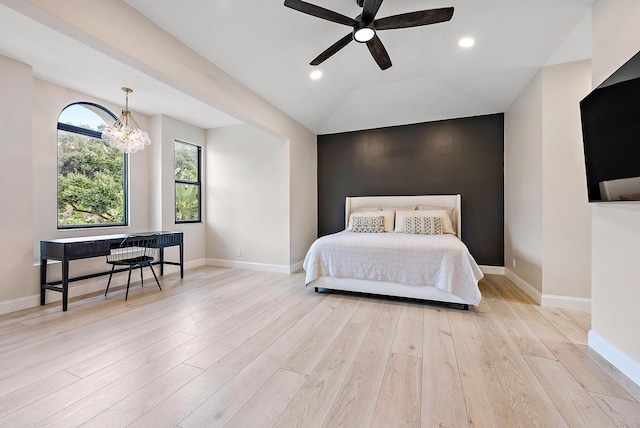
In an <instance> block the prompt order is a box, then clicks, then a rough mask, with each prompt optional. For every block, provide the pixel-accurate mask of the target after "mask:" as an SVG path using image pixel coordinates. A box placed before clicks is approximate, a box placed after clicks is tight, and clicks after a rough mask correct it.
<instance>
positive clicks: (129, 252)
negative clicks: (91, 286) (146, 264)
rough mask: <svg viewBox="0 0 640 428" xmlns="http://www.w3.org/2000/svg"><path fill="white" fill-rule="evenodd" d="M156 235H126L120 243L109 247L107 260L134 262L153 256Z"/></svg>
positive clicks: (156, 240) (156, 239) (155, 246)
mask: <svg viewBox="0 0 640 428" xmlns="http://www.w3.org/2000/svg"><path fill="white" fill-rule="evenodd" d="M157 242H158V236H157V235H155V234H154V235H128V236H127V237H126V238H124V239H123V240H122V241H121V242H120V244H119V245H118V246H117V247H115V248H112V249H111V252H110V254H109V255H107V262H127V261H131V262H134V261H136V260H141V259H144V258H152V259H153V258H154V257H155V251H156V248H157Z"/></svg>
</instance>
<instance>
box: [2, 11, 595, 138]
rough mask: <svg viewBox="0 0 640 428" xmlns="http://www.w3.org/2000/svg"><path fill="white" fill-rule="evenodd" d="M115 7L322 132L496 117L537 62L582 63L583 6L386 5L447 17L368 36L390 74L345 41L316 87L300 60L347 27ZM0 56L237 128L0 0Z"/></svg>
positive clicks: (118, 98)
mask: <svg viewBox="0 0 640 428" xmlns="http://www.w3.org/2000/svg"><path fill="white" fill-rule="evenodd" d="M124 1H125V2H126V3H128V4H129V5H130V6H132V7H134V8H135V9H137V10H138V11H140V12H141V13H142V14H143V15H145V16H147V17H148V18H149V19H151V20H152V21H154V22H155V23H156V24H157V25H159V26H160V27H162V28H163V29H164V30H165V31H167V32H169V33H170V34H172V35H173V36H174V37H176V38H177V39H179V40H181V41H182V42H183V43H185V44H186V45H188V46H189V47H191V48H192V49H194V50H195V51H196V52H198V53H200V54H201V55H202V56H204V57H205V58H207V59H208V60H210V61H211V62H212V63H214V64H215V65H217V66H218V67H220V68H221V69H223V70H224V71H226V72H227V73H229V74H230V75H232V76H234V77H235V78H236V79H237V80H239V81H240V82H242V83H243V84H244V85H245V86H247V87H249V88H250V89H252V90H253V91H255V92H256V93H258V94H260V95H261V96H262V97H263V98H265V99H266V100H267V101H269V102H271V103H272V104H273V105H275V106H276V107H278V108H279V109H280V110H282V111H284V112H285V113H287V114H289V115H290V116H291V117H293V118H294V119H296V120H297V121H298V122H300V123H302V124H303V125H304V126H306V127H307V128H309V129H310V130H312V131H313V132H316V133H318V134H323V133H334V132H342V131H351V130H358V129H368V128H377V127H383V126H392V125H400V124H407V123H417V122H425V121H432V120H439V119H447V118H454V117H465V116H474V115H482V114H490V113H497V112H503V111H505V110H506V109H507V108H508V106H509V105H510V104H511V102H512V101H513V100H514V98H515V97H516V96H517V95H518V94H519V93H520V92H521V91H522V89H523V88H524V86H525V85H526V84H527V83H528V82H529V81H530V80H531V78H532V77H533V76H534V74H535V73H536V72H537V70H538V69H539V68H540V67H541V66H543V65H549V64H555V63H562V62H567V61H575V60H580V59H586V58H590V56H591V39H590V24H591V22H590V9H591V5H592V4H593V3H594V1H595V0H483V1H478V0H386V1H385V2H384V3H383V4H382V7H381V8H380V11H379V12H378V14H377V17H378V18H380V17H385V16H390V15H395V14H398V13H404V12H411V11H416V10H423V9H432V8H439V7H448V6H453V7H454V8H455V12H454V15H453V18H452V20H451V21H450V22H447V23H441V24H435V25H430V26H425V27H418V28H409V29H401V30H387V31H380V32H379V37H380V39H381V40H382V42H383V43H384V44H385V46H386V48H387V51H388V52H389V55H390V57H391V60H392V62H393V66H392V67H391V68H390V69H388V70H386V71H381V70H380V69H379V68H378V66H377V65H376V63H375V62H374V61H373V59H372V58H371V55H370V54H369V51H368V49H367V48H366V46H363V45H360V44H358V43H355V42H354V43H350V44H349V45H348V46H347V47H346V48H344V49H343V50H341V51H340V52H338V53H337V54H336V55H334V56H333V57H331V58H329V59H328V60H327V61H325V62H324V63H323V64H322V65H321V66H319V67H318V68H320V69H321V70H322V72H323V78H322V79H321V80H319V81H312V80H310V78H309V73H310V71H311V70H312V69H314V68H315V67H311V66H309V65H308V64H309V62H310V61H311V60H312V59H313V58H315V57H316V56H317V55H318V54H319V53H321V52H322V51H323V50H325V49H326V48H327V47H329V46H330V45H331V44H333V43H334V42H335V41H337V40H338V39H339V38H341V37H342V36H344V35H346V34H347V33H349V32H350V31H351V30H350V28H349V27H346V26H343V25H340V24H335V23H333V22H329V21H324V20H321V19H318V18H315V17H312V16H308V15H305V14H302V13H300V12H297V11H294V10H292V9H289V8H286V7H284V5H283V3H284V1H283V0H260V1H256V0H216V1H202V0H181V1H179V2H176V1H158V0H124ZM310 2H312V3H314V4H316V5H319V6H322V7H325V8H327V9H331V10H335V11H336V12H339V13H341V14H344V15H347V16H350V17H355V16H357V15H358V14H359V13H360V10H361V9H360V8H358V7H357V5H356V0H310ZM464 36H471V37H473V38H474V39H475V40H476V44H475V46H474V47H473V48H471V49H467V50H464V49H462V48H459V47H458V45H457V42H458V40H459V39H460V38H461V37H464ZM71 53H73V55H70V54H71ZM0 54H3V55H6V56H9V57H13V58H15V59H17V60H20V61H22V62H25V63H28V64H32V65H33V67H34V74H35V75H36V76H37V77H40V78H42V79H45V80H49V81H52V82H54V83H57V84H60V85H63V86H66V87H69V88H72V89H75V90H78V91H81V92H83V93H86V94H89V95H92V96H95V97H98V98H102V99H105V100H107V101H110V102H114V103H118V104H121V103H122V92H121V91H120V89H119V88H120V86H131V87H133V88H134V89H135V90H136V92H135V93H134V94H132V96H131V97H130V103H131V107H132V109H134V110H136V111H140V112H141V113H144V114H148V115H154V114H167V115H169V116H173V117H175V118H177V119H180V120H184V121H186V122H189V123H192V124H194V125H197V126H200V127H202V128H212V127H217V126H224V125H228V124H233V123H237V121H236V120H235V119H233V118H231V117H229V116H228V115H226V114H223V113H221V112H218V111H216V110H215V109H213V108H212V107H210V106H208V105H206V104H204V103H202V102H200V101H197V100H194V99H192V98H190V97H188V96H186V95H184V94H182V93H180V92H179V91H177V90H175V89H173V88H171V87H169V86H167V85H165V84H163V83H160V82H158V81H156V80H154V79H152V78H150V77H149V76H147V75H145V74H143V73H141V72H139V71H137V70H135V69H133V68H131V67H129V66H126V65H123V64H121V63H119V62H117V61H116V60H114V59H112V58H109V57H108V56H106V55H104V54H102V53H99V52H96V51H94V50H92V49H90V48H88V47H87V46H84V45H82V44H81V43H79V42H77V41H75V40H73V39H70V38H68V37H67V36H63V35H61V34H60V33H57V32H55V31H53V30H51V29H49V28H47V27H44V26H42V25H41V24H38V23H36V22H34V21H31V20H30V19H28V18H25V17H24V16H22V15H20V14H18V13H16V12H14V11H12V10H11V9H8V8H5V7H4V6H1V5H0ZM66 54H69V55H66ZM70 57H73V58H74V62H73V64H69V61H68V58H70ZM176 106H180V109H179V110H177V109H176Z"/></svg>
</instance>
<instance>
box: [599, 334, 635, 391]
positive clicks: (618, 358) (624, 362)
mask: <svg viewBox="0 0 640 428" xmlns="http://www.w3.org/2000/svg"><path fill="white" fill-rule="evenodd" d="M588 343H589V347H590V348H591V349H593V350H594V351H596V352H597V353H598V354H600V355H601V356H602V358H604V359H605V360H607V361H609V362H610V363H611V364H613V366H614V367H615V368H617V369H618V370H620V371H621V372H622V373H624V374H625V375H626V376H627V377H628V378H629V379H631V380H632V381H634V382H635V383H636V384H638V385H640V362H638V361H636V360H634V359H633V358H631V357H629V356H628V355H627V354H625V353H624V352H622V351H620V350H619V349H618V348H616V347H615V346H613V345H612V344H611V343H609V342H608V341H607V340H606V339H604V338H603V337H602V336H600V335H599V334H598V333H596V332H595V331H593V330H589V342H588Z"/></svg>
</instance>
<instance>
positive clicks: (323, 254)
mask: <svg viewBox="0 0 640 428" xmlns="http://www.w3.org/2000/svg"><path fill="white" fill-rule="evenodd" d="M303 268H304V270H305V271H306V279H305V283H306V284H309V283H310V282H311V281H313V280H315V279H317V278H319V277H321V276H333V277H339V278H355V279H368V280H377V281H389V282H397V283H401V284H407V285H415V286H428V287H435V288H438V289H440V290H442V291H446V292H449V293H451V294H454V295H456V296H459V297H461V298H463V299H465V300H467V301H469V302H471V304H474V305H477V304H478V303H480V290H479V289H478V281H479V280H480V279H482V277H483V274H482V272H481V271H480V268H479V267H478V265H477V263H476V262H475V260H474V259H473V257H472V256H471V254H470V253H469V250H468V249H467V246H466V245H464V243H463V242H462V241H460V240H459V239H458V238H457V237H456V236H454V235H410V234H405V233H354V232H350V231H342V232H338V233H334V234H332V235H327V236H323V237H321V238H319V239H318V240H316V241H315V242H314V243H313V244H312V245H311V248H310V249H309V252H308V253H307V256H306V257H305V259H304V264H303Z"/></svg>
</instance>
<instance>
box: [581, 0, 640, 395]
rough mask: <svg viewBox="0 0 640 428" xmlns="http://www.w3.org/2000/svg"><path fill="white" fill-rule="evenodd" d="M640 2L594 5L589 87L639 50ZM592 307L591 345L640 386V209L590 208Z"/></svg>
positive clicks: (625, 206) (609, 0) (626, 0)
mask: <svg viewBox="0 0 640 428" xmlns="http://www.w3.org/2000/svg"><path fill="white" fill-rule="evenodd" d="M639 18H640V2H638V1H637V0H599V1H598V2H596V4H595V5H594V7H593V60H592V67H593V82H592V84H593V87H596V86H598V85H599V84H600V83H602V81H604V80H605V79H606V78H607V77H608V76H609V75H611V73H613V72H614V71H615V70H616V69H618V67H620V66H621V65H622V64H624V63H625V62H626V61H627V60H628V59H629V58H631V57H632V56H633V55H634V54H636V53H637V52H638V51H640V25H638V19H639ZM592 222H593V229H592V231H593V240H592V247H593V265H592V295H593V309H592V318H591V331H590V333H589V345H590V346H591V347H592V348H594V349H595V350H596V351H597V352H599V353H600V354H602V355H603V356H604V357H605V358H607V359H608V360H609V361H610V362H612V363H613V364H614V365H615V366H617V367H618V368H620V369H621V370H622V371H623V372H625V373H626V374H627V375H628V376H629V377H631V378H632V379H633V380H634V381H635V382H636V383H638V384H640V339H638V337H639V335H638V329H639V328H640V311H639V310H638V302H640V285H639V278H640V263H639V262H638V255H640V205H638V204H637V203H630V204H595V206H594V207H593V217H592Z"/></svg>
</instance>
